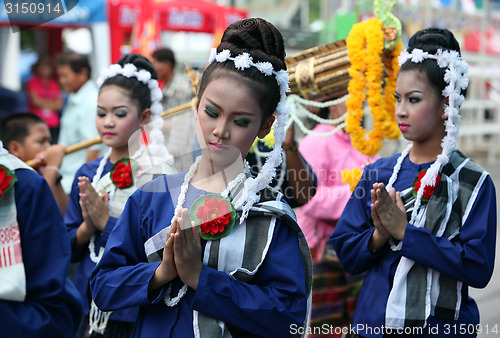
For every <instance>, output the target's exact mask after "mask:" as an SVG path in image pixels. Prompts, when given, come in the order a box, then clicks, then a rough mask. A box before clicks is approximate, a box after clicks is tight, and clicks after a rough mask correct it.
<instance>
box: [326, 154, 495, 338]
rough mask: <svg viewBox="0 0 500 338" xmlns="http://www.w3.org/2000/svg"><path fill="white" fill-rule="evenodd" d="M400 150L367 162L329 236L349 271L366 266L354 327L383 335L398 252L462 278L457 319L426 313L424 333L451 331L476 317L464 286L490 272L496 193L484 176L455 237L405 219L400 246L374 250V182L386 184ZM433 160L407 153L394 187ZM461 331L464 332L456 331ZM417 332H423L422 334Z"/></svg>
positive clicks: (481, 282) (481, 283)
mask: <svg viewBox="0 0 500 338" xmlns="http://www.w3.org/2000/svg"><path fill="white" fill-rule="evenodd" d="M398 157H399V155H395V156H392V157H389V158H383V159H380V160H378V161H377V162H375V163H373V164H370V165H368V166H366V168H365V170H364V172H363V177H362V178H361V180H360V182H359V183H358V185H357V187H356V189H355V190H354V191H353V194H352V196H351V198H350V199H349V202H348V203H347V206H346V208H345V209H344V212H343V214H342V216H341V217H340V220H339V222H338V223H337V227H336V228H335V231H334V232H333V234H332V236H331V238H330V240H331V242H332V244H333V246H334V248H335V250H336V252H337V254H338V256H339V259H340V261H341V263H342V265H343V266H344V267H345V268H346V270H347V271H348V272H349V273H352V274H357V273H361V272H364V271H368V274H367V276H366V278H365V280H364V283H363V287H362V289H361V293H360V296H359V300H358V304H357V308H356V313H355V317H354V327H356V325H360V326H359V327H360V328H361V327H362V328H364V330H360V331H358V334H360V335H362V336H366V337H382V334H381V330H378V332H376V330H377V329H379V328H381V327H382V326H383V325H384V323H385V309H386V304H387V298H388V296H389V292H390V290H391V287H392V283H393V278H394V274H395V272H396V268H397V265H398V263H399V260H400V258H401V257H402V256H405V257H407V258H409V259H411V260H414V261H415V262H417V263H419V264H421V265H423V266H426V267H429V268H431V269H434V270H436V271H439V272H440V273H443V274H446V275H448V276H450V277H452V278H454V279H456V280H458V281H462V282H463V285H462V302H461V308H460V316H459V318H458V320H456V321H447V320H443V319H440V318H436V317H432V316H431V317H429V319H428V320H427V324H428V325H427V329H428V330H434V331H426V332H427V333H426V334H424V335H423V337H426V336H428V337H439V336H449V335H447V334H446V333H447V331H448V330H450V332H451V333H453V325H455V327H460V325H462V326H463V327H468V325H471V327H472V325H475V324H478V323H479V311H478V308H477V305H476V303H475V302H474V300H473V299H472V298H470V297H469V291H468V286H472V287H475V288H483V287H485V286H486V285H487V283H488V281H489V280H490V278H491V275H492V273H493V266H494V259H495V241H496V195H495V187H494V185H493V182H492V180H491V178H490V177H489V176H488V177H487V179H486V180H485V182H484V183H483V185H482V187H481V189H480V190H479V193H478V197H477V199H476V201H475V203H474V204H473V207H472V210H471V211H470V213H469V216H468V218H467V220H466V222H465V223H464V224H463V226H462V228H461V231H460V238H459V240H458V241H457V242H453V243H452V242H451V241H450V240H448V239H447V238H443V237H436V236H434V235H433V234H432V233H431V232H429V231H428V230H427V229H425V228H417V227H415V226H413V225H412V224H408V225H407V227H406V232H405V235H404V239H403V245H402V248H401V251H392V250H391V249H390V248H389V247H388V245H387V244H386V245H385V246H384V247H382V248H381V249H380V250H378V251H377V252H375V253H372V252H371V251H370V250H369V248H368V243H369V240H370V237H371V236H372V233H373V231H374V230H375V228H374V227H373V226H372V225H371V224H370V222H371V221H370V218H371V209H370V206H371V198H370V190H371V189H372V186H373V183H375V182H382V183H385V184H387V182H388V181H389V178H390V177H391V175H392V171H393V168H394V166H395V165H396V161H397V159H398ZM431 164H432V163H424V164H415V163H413V162H411V161H410V159H409V157H408V156H407V157H406V158H405V159H404V161H403V163H402V166H401V170H400V171H399V174H398V178H397V180H396V182H395V183H394V188H395V189H396V191H402V190H404V189H406V188H408V187H410V186H411V185H412V183H413V180H414V179H415V177H416V176H417V175H418V173H419V172H420V171H421V170H423V169H427V168H429V167H430V165H431ZM459 336H461V337H464V336H466V335H459ZM419 337H422V335H420V336H419Z"/></svg>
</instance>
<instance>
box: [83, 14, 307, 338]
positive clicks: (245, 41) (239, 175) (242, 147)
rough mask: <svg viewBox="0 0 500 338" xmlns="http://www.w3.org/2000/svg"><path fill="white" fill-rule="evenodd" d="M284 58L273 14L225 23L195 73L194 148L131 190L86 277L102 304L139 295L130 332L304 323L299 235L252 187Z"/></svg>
mask: <svg viewBox="0 0 500 338" xmlns="http://www.w3.org/2000/svg"><path fill="white" fill-rule="evenodd" d="M284 58H285V50H284V44H283V38H282V36H281V34H280V33H279V31H278V30H277V29H276V28H275V27H274V26H273V25H272V24H270V23H268V22H266V21H265V20H262V19H245V20H242V21H238V22H235V23H233V24H231V25H230V26H229V27H228V28H227V29H226V31H225V32H224V35H223V37H222V42H221V44H220V45H219V46H218V48H217V49H215V48H214V49H213V50H212V53H211V56H210V64H209V66H208V67H207V69H206V70H205V72H204V73H203V76H202V79H201V83H200V89H199V93H198V103H197V107H196V118H197V120H198V127H197V135H198V139H199V140H200V144H201V145H202V155H201V156H200V157H198V158H197V159H196V161H195V162H194V164H193V165H192V166H191V167H190V169H189V170H188V171H187V172H184V173H181V174H177V175H167V176H164V177H161V178H157V179H155V180H154V181H153V182H151V183H149V184H146V185H145V186H144V187H142V188H141V189H140V190H138V191H136V192H135V193H134V194H133V195H132V196H131V197H130V199H129V200H128V202H127V205H126V207H125V210H124V211H123V213H122V215H121V217H120V219H119V220H118V222H117V224H116V227H115V229H114V230H113V232H112V233H111V236H110V238H109V240H108V245H107V246H106V249H105V252H104V255H103V257H102V259H101V261H100V262H99V264H98V265H97V266H96V268H95V269H94V271H93V272H92V277H91V283H90V285H91V291H92V295H93V297H94V299H95V302H96V304H97V305H98V306H99V307H100V308H102V309H104V310H116V309H123V308H127V307H131V306H140V311H139V316H138V319H137V323H136V326H135V330H134V336H135V337H193V336H201V337H217V336H218V337H223V336H224V337H227V336H232V335H236V336H241V337H250V336H252V337H254V336H273V337H279V336H289V335H290V334H291V333H292V334H293V333H299V332H300V331H301V330H303V329H304V328H303V325H304V324H305V321H306V319H307V309H308V303H309V299H310V291H311V258H310V253H309V250H308V248H307V243H306V242H305V239H304V236H303V235H302V233H301V232H300V229H299V228H298V226H297V224H296V223H295V221H294V214H293V211H292V210H291V209H290V208H289V206H288V205H287V204H286V203H284V202H281V201H280V200H281V197H280V195H279V194H275V196H274V198H273V200H272V201H265V200H264V199H263V198H262V197H263V196H268V195H269V194H260V191H261V190H262V189H264V188H266V186H267V185H268V184H269V182H270V181H271V179H272V178H273V176H274V175H275V168H276V166H277V165H278V164H279V161H280V159H281V152H282V149H281V144H282V142H283V140H284V138H285V132H284V127H285V125H286V114H287V113H288V107H287V106H286V103H285V99H286V91H287V90H288V74H287V72H286V70H285V69H286V66H285V62H284ZM275 120H276V121H275ZM273 122H274V123H275V126H274V136H275V140H276V145H275V148H274V150H273V151H272V153H271V155H270V156H269V158H268V161H267V163H266V164H265V165H264V166H263V168H262V171H261V172H260V173H259V175H257V177H255V178H252V177H250V172H249V170H248V165H245V163H244V161H243V159H244V158H245V156H246V154H247V152H248V150H249V148H250V146H251V145H252V143H253V141H254V139H255V137H257V136H258V137H260V138H262V137H264V136H265V135H266V134H267V133H268V132H269V131H270V129H271V127H272V125H273ZM245 167H247V168H245ZM215 204H217V205H216V206H214V205H215ZM233 207H234V209H235V210H236V211H235V212H229V211H228V210H232V209H233ZM188 208H190V210H189V212H188ZM221 215H222V216H221ZM219 216H221V217H219ZM194 222H197V223H194ZM231 226H232V228H231ZM200 237H201V239H200ZM301 328H302V329H301Z"/></svg>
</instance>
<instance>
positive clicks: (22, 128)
mask: <svg viewBox="0 0 500 338" xmlns="http://www.w3.org/2000/svg"><path fill="white" fill-rule="evenodd" d="M38 123H43V124H45V121H44V120H43V119H42V118H41V117H40V116H38V115H35V114H33V113H30V112H23V113H17V114H13V115H10V116H9V117H7V118H6V119H5V120H3V122H2V127H1V129H0V138H1V139H2V142H3V144H4V147H5V148H7V147H8V146H9V143H10V142H12V141H17V142H19V143H21V144H24V141H25V140H26V137H28V135H29V133H30V128H31V127H32V126H33V125H35V124H38Z"/></svg>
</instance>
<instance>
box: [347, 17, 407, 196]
mask: <svg viewBox="0 0 500 338" xmlns="http://www.w3.org/2000/svg"><path fill="white" fill-rule="evenodd" d="M346 42H347V48H348V55H349V59H350V62H351V66H350V68H349V75H350V77H351V80H350V81H349V85H348V90H349V95H350V98H349V99H348V100H347V101H346V105H347V111H348V115H347V117H346V120H345V122H346V124H347V125H346V131H347V132H348V133H349V134H350V136H351V143H352V146H353V147H354V148H356V149H357V150H359V151H360V152H361V153H362V154H365V155H368V156H373V155H375V154H377V153H378V152H379V151H380V149H381V148H382V140H383V139H384V138H389V139H397V138H398V137H399V136H400V134H401V132H400V130H399V128H398V126H397V124H396V117H395V114H394V106H395V103H396V99H395V97H394V93H395V90H396V79H397V74H398V70H399V64H398V56H399V54H400V53H401V50H402V48H403V44H402V42H401V41H399V42H398V43H397V44H396V46H395V47H394V48H393V50H392V51H385V53H387V54H388V55H387V54H386V57H387V58H386V63H385V65H384V62H383V60H382V59H383V56H384V55H383V53H384V33H383V30H382V22H381V21H380V20H379V19H377V18H372V19H369V20H367V21H365V22H360V23H357V24H355V25H354V26H353V27H352V29H351V31H350V33H349V36H348V38H347V40H346ZM384 70H385V74H387V76H386V77H385V79H384ZM384 81H385V83H384ZM384 84H385V87H384ZM365 87H368V89H367V91H366V93H365ZM366 99H368V106H369V107H370V112H371V114H372V116H373V129H372V130H371V131H370V132H369V133H368V137H367V135H366V133H367V131H366V130H365V129H364V128H363V126H362V120H363V116H364V109H363V104H364V102H365V100H366ZM361 175H362V171H361V169H359V168H354V169H352V170H349V169H345V170H343V171H342V178H341V180H342V182H344V183H349V185H350V188H351V190H354V188H355V187H356V185H357V183H358V181H359V179H360V178H361Z"/></svg>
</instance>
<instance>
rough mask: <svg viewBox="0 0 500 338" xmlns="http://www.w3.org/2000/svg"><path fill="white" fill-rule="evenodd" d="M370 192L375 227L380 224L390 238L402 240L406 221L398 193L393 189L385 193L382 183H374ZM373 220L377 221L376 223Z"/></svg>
mask: <svg viewBox="0 0 500 338" xmlns="http://www.w3.org/2000/svg"><path fill="white" fill-rule="evenodd" d="M372 191H373V192H374V194H375V200H374V202H372V214H373V215H374V216H373V219H374V224H375V226H377V225H376V224H377V223H380V225H381V226H382V227H383V228H384V229H385V230H386V231H387V232H388V233H389V234H390V235H391V236H392V237H394V238H395V239H397V240H400V241H401V240H403V237H404V234H405V230H406V225H407V224H408V221H407V219H406V211H405V207H404V203H403V200H402V199H401V196H400V194H399V192H396V190H395V189H394V188H391V190H390V192H387V190H386V189H385V185H384V184H383V183H375V184H374V185H373V190H372ZM372 201H373V198H372ZM375 219H377V221H376V222H375ZM377 229H378V228H377Z"/></svg>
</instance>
